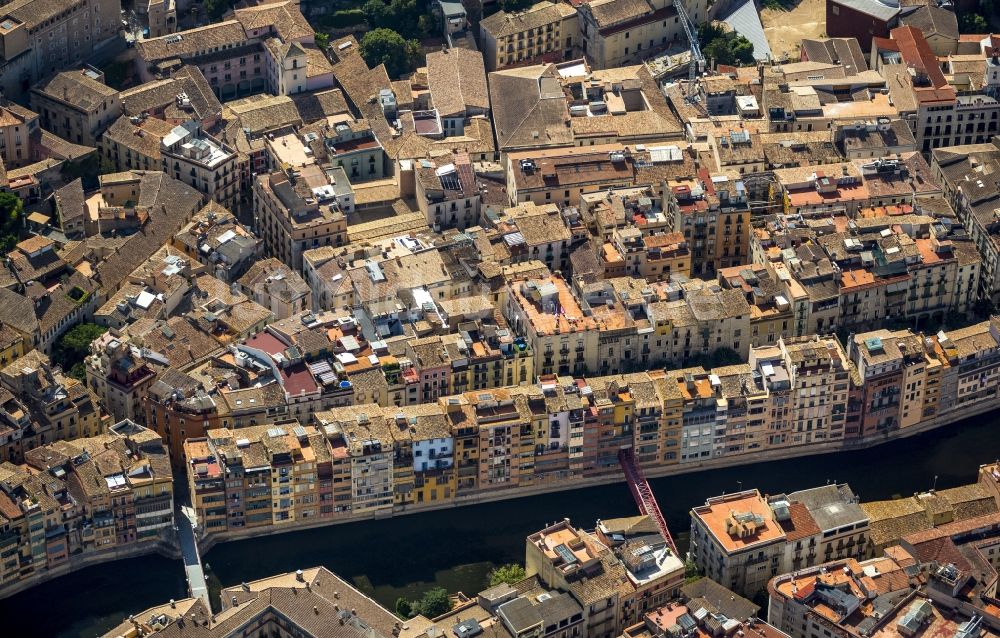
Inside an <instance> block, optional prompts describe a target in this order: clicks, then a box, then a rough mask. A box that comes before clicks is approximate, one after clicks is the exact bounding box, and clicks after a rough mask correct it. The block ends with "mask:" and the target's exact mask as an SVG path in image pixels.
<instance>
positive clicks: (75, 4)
mask: <svg viewBox="0 0 1000 638" xmlns="http://www.w3.org/2000/svg"><path fill="white" fill-rule="evenodd" d="M120 10H121V8H120V7H119V6H118V5H116V4H114V3H113V2H107V1H105V0H82V1H81V0H68V1H61V2H55V3H45V2H37V1H30V0H29V1H21V2H10V3H7V4H6V5H4V6H3V9H2V11H0V25H2V26H0V46H2V51H0V59H2V60H3V61H4V62H3V64H2V65H0V78H2V83H3V88H4V95H5V97H7V98H8V99H14V98H17V97H19V96H24V95H26V94H27V93H28V90H29V89H30V88H31V86H32V85H34V84H35V83H36V82H39V81H40V80H42V79H43V78H46V77H48V76H50V75H52V74H54V73H58V72H59V71H62V70H64V69H68V68H71V67H80V66H81V65H82V64H83V63H85V62H86V61H87V60H88V59H90V58H91V57H92V56H94V55H96V54H99V53H100V52H101V50H102V49H104V48H105V47H106V46H107V45H108V44H109V40H111V39H113V38H115V37H117V36H118V31H119V29H120V28H121V17H120V14H119V11H120Z"/></svg>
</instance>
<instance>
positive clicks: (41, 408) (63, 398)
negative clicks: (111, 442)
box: [0, 350, 107, 463]
mask: <svg viewBox="0 0 1000 638" xmlns="http://www.w3.org/2000/svg"><path fill="white" fill-rule="evenodd" d="M0 395H3V399H4V401H3V406H2V409H0V413H2V417H3V418H2V430H0V456H2V458H3V460H5V461H8V462H11V463H22V462H23V460H24V455H25V454H26V453H27V452H28V451H29V450H32V449H34V448H36V447H39V446H41V445H45V444H48V443H53V442H55V441H67V440H73V439H78V438H81V437H95V436H98V435H100V434H101V433H103V432H104V431H105V429H106V428H107V419H106V417H105V416H104V415H103V414H102V412H101V407H100V404H99V403H98V397H97V396H96V395H95V393H94V392H93V391H91V390H90V388H88V387H87V385H86V384H84V383H82V382H80V381H79V380H77V379H74V378H72V377H69V376H66V375H64V374H63V373H62V372H61V371H60V370H59V369H58V368H57V367H55V366H53V365H52V364H51V363H50V362H49V358H48V357H46V356H45V355H44V354H42V353H41V352H39V351H38V350H32V351H30V352H28V353H27V354H25V355H24V356H23V357H20V358H19V359H17V360H16V361H15V362H13V363H9V364H8V365H7V366H6V367H5V368H3V370H0Z"/></svg>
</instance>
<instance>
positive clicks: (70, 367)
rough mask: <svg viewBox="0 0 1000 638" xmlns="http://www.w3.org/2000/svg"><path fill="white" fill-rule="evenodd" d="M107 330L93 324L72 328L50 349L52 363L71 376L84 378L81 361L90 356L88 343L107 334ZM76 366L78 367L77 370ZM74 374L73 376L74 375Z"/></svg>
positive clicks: (78, 325)
mask: <svg viewBox="0 0 1000 638" xmlns="http://www.w3.org/2000/svg"><path fill="white" fill-rule="evenodd" d="M107 330H108V329H107V328H105V327H104V326H99V325H97V324H94V323H81V324H77V325H75V326H73V327H72V328H70V329H69V330H67V331H66V332H65V333H63V336H61V337H60V338H59V340H58V341H57V342H56V344H55V346H54V347H53V348H52V362H53V363H55V364H58V365H59V366H60V367H62V369H63V370H64V371H65V372H66V373H67V374H71V375H72V376H77V374H81V375H82V376H83V377H84V378H85V377H86V371H85V369H84V368H83V366H82V364H83V360H84V359H85V358H86V357H87V355H88V354H90V342H91V341H93V340H94V339H96V338H98V337H100V336H101V335H102V334H104V333H105V332H107ZM77 366H80V367H79V368H78V367H77ZM74 373H75V374H74Z"/></svg>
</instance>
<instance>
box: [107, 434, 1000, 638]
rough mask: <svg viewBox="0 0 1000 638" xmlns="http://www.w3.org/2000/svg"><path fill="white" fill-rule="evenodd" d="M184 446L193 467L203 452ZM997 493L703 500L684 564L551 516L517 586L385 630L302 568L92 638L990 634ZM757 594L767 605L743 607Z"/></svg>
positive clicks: (653, 536) (656, 539)
mask: <svg viewBox="0 0 1000 638" xmlns="http://www.w3.org/2000/svg"><path fill="white" fill-rule="evenodd" d="M311 434H314V433H312V432H307V435H311ZM254 438H256V437H254ZM254 444H256V443H254ZM189 445H191V447H192V451H193V452H194V453H196V454H201V455H202V457H205V456H206V450H205V447H204V443H196V442H191V443H189ZM286 446H287V447H288V448H290V449H295V448H296V446H295V444H294V443H293V442H291V440H289V442H288V443H287V444H286ZM196 449H197V451H195V450H196ZM198 463H199V464H202V465H206V466H207V470H205V472H203V474H205V475H208V476H206V477H205V478H203V479H199V480H204V481H208V480H210V478H209V476H211V475H213V473H215V472H216V470H217V469H218V466H217V465H215V464H214V463H213V462H212V461H210V460H206V459H205V458H201V459H200V460H199V461H198ZM224 480H226V481H228V480H229V479H228V478H226V479H224ZM998 485H1000V470H998V469H997V466H996V465H986V466H982V467H981V468H980V470H979V480H978V482H977V483H973V484H971V485H964V486H960V487H956V488H950V489H945V490H940V491H938V490H931V491H929V492H923V493H918V494H915V495H914V496H913V497H912V500H911V499H897V500H893V501H880V502H873V503H861V502H859V500H858V499H857V497H855V495H854V493H853V492H852V490H851V488H850V487H849V486H847V485H844V484H839V485H838V484H827V485H825V486H821V487H817V488H812V489H805V490H801V491H798V492H791V493H787V494H776V495H769V496H768V495H761V494H760V492H758V491H757V490H747V491H742V492H738V493H736V494H730V495H724V496H720V497H717V498H710V499H709V500H708V501H707V502H706V504H705V505H704V506H700V507H695V508H694V509H693V510H692V511H691V523H692V528H691V529H692V536H691V548H690V553H689V555H688V559H689V561H690V562H689V564H688V566H687V567H686V566H685V563H684V562H682V561H681V559H680V557H679V556H677V555H676V553H675V551H674V549H673V548H672V546H671V544H670V543H668V542H667V540H665V538H664V536H663V535H662V533H661V530H660V529H659V528H658V527H657V525H656V523H655V522H654V520H653V519H652V518H650V517H649V516H644V515H643V516H635V517H630V518H620V519H607V520H598V521H597V522H596V524H595V526H594V528H593V529H592V530H583V529H581V528H578V527H575V526H574V525H573V524H572V523H571V522H570V521H569V520H568V519H566V520H562V521H559V522H556V523H554V524H551V525H546V526H545V527H544V528H543V529H541V530H539V531H537V532H534V533H532V534H529V535H528V536H527V538H526V542H525V554H524V566H525V577H524V578H523V579H522V580H519V581H516V582H511V583H501V584H498V585H495V586H491V587H489V588H488V589H485V590H483V591H481V592H479V593H478V594H476V595H474V596H472V597H467V596H465V595H464V594H462V593H461V592H459V593H457V594H456V595H455V596H454V597H453V598H452V600H451V601H450V602H451V609H450V610H449V611H446V612H444V613H443V614H442V615H440V616H437V617H435V618H427V617H424V616H422V615H417V616H415V617H411V618H403V619H400V618H397V616H394V615H392V614H391V613H389V612H388V611H386V610H385V609H384V608H382V607H381V606H379V605H378V604H377V603H376V602H374V601H372V600H370V599H368V598H366V597H365V596H364V595H363V594H361V593H360V592H358V591H357V590H355V589H354V588H353V587H352V586H351V585H350V584H348V583H346V582H345V581H343V580H341V579H340V578H338V577H337V576H336V575H335V574H333V573H331V572H329V571H327V570H326V569H324V568H311V569H305V570H298V571H296V572H294V573H289V574H281V575H276V576H272V577H269V578H265V579H262V580H258V581H253V582H245V583H242V584H241V585H239V586H235V587H231V588H228V589H223V590H222V592H221V610H219V611H218V613H212V611H211V610H208V609H207V608H206V607H205V604H204V602H203V601H201V600H198V599H194V598H191V599H185V600H180V601H170V603H169V604H165V605H161V606H158V607H154V608H151V609H149V610H147V611H144V612H141V613H138V614H135V615H133V616H130V617H129V619H128V620H127V621H125V622H123V623H122V624H121V625H119V626H118V627H116V628H114V629H113V630H112V631H110V632H108V633H107V634H105V636H106V637H107V638H112V637H117V636H143V637H146V636H218V637H227V638H228V637H230V636H238V635H241V633H240V628H241V627H246V626H254V627H257V628H261V629H263V630H265V631H266V630H268V628H271V627H274V628H276V629H278V630H280V631H284V632H288V633H292V634H294V633H295V632H296V631H299V632H306V631H308V632H309V634H310V635H316V636H326V635H330V636H335V635H341V632H342V631H344V629H343V628H344V627H346V626H350V627H353V628H363V629H364V631H365V632H366V635H368V636H388V635H391V636H416V637H423V636H428V637H433V636H449V637H451V638H466V637H473V638H474V637H476V636H480V635H491V636H495V637H497V638H518V637H521V636H543V637H552V638H586V637H608V636H618V637H619V638H667V637H671V638H677V637H688V638H693V637H696V636H697V637H699V638H708V637H710V636H711V637H715V638H718V637H721V636H742V637H746V636H750V637H751V638H812V637H815V636H820V635H826V632H830V635H831V636H840V637H842V638H863V637H866V636H869V637H870V636H902V637H905V638H913V637H915V636H921V635H927V636H941V635H948V636H953V635H958V636H984V635H987V636H988V635H994V634H996V633H997V631H998V628H997V622H998V621H1000V618H998V614H997V611H996V610H997V609H998V606H997V602H998V600H997V598H996V584H997V560H998V559H997V558H996V555H995V554H996V551H995V550H996V548H997V546H998V545H1000V540H998V533H1000V514H998V511H1000V510H998V500H1000V488H998ZM912 503H919V504H920V505H919V506H913V505H912ZM889 508H895V509H896V510H897V512H896V514H895V515H894V516H887V515H886V513H887V510H888V509H889ZM904 510H907V511H905V512H904ZM876 539H878V540H876ZM692 563H693V567H696V568H697V570H698V572H699V574H698V575H697V576H693V577H692V576H691V575H690V570H691V568H692ZM744 596H746V597H747V598H745V597H744ZM761 596H763V599H764V600H765V601H766V605H767V607H766V609H761V607H759V606H758V605H757V604H755V603H754V602H751V600H749V599H748V598H749V597H754V599H755V600H757V599H759V598H760V597H761ZM348 609H350V611H349V612H348V611H347V610H348ZM328 616H330V617H336V618H337V622H336V623H331V622H330V619H329V618H328ZM762 616H766V620H764V619H762V618H761V617H762ZM341 621H342V622H343V625H341V624H340V622H341ZM331 624H332V625H333V626H331ZM383 624H384V626H383ZM383 632H386V633H383ZM928 632H929V633H928Z"/></svg>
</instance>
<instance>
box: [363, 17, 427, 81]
mask: <svg viewBox="0 0 1000 638" xmlns="http://www.w3.org/2000/svg"><path fill="white" fill-rule="evenodd" d="M419 51H420V43H419V42H416V41H410V42H407V41H406V40H404V39H403V36H401V35H399V34H398V33H397V32H395V31H393V30H392V29H385V28H379V29H374V30H372V31H369V32H368V33H366V34H365V37H363V38H362V39H361V57H363V58H364V59H365V62H366V63H367V64H368V66H369V67H371V68H375V67H377V66H378V65H380V64H384V65H385V70H386V71H387V72H388V73H389V76H390V77H399V76H400V75H402V74H404V73H406V72H407V71H410V70H411V69H412V68H413V62H414V61H415V60H416V59H417V57H418V56H417V55H414V54H415V53H419Z"/></svg>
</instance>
